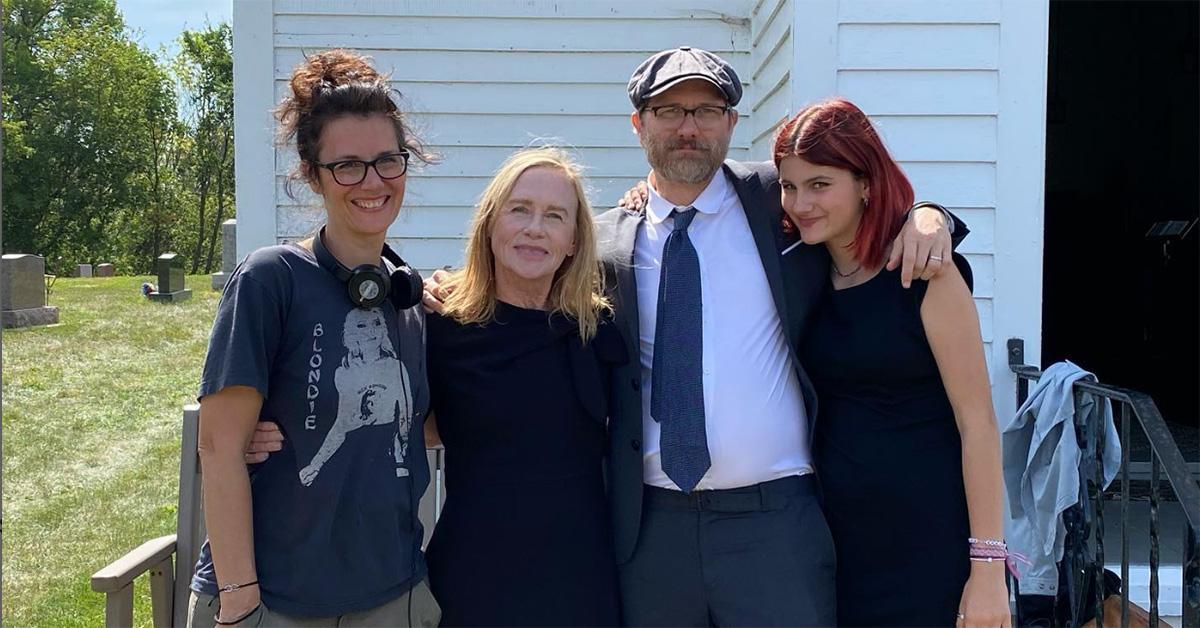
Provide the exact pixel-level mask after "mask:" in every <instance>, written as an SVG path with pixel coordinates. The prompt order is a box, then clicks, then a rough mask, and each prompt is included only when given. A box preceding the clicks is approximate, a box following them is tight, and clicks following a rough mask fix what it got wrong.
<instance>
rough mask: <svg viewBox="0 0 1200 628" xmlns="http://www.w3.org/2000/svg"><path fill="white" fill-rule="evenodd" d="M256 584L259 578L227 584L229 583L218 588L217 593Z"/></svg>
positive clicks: (230, 591) (229, 591) (231, 591)
mask: <svg viewBox="0 0 1200 628" xmlns="http://www.w3.org/2000/svg"><path fill="white" fill-rule="evenodd" d="M256 584H258V580H251V581H250V582H246V583H244V584H227V585H225V586H223V587H221V588H219V589H217V595H220V594H221V593H233V592H234V591H237V590H238V589H244V588H246V587H249V586H254V585H256Z"/></svg>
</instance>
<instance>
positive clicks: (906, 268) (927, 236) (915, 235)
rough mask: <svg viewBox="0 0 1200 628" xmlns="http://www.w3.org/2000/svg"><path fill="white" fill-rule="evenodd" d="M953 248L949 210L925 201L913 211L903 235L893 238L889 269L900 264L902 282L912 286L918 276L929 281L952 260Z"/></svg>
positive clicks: (905, 223) (901, 231) (901, 232)
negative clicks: (948, 224)
mask: <svg viewBox="0 0 1200 628" xmlns="http://www.w3.org/2000/svg"><path fill="white" fill-rule="evenodd" d="M953 252H954V247H953V246H952V245H951V242H950V230H949V229H947V228H946V214H944V213H942V210H940V209H938V208H936V207H929V206H927V205H923V206H921V207H918V208H916V209H914V210H913V211H912V212H911V213H910V214H909V216H908V220H906V221H905V222H904V228H903V229H901V230H900V235H898V236H896V240H895V241H894V242H892V254H891V256H890V257H888V262H887V269H888V270H895V269H896V267H897V266H900V283H901V284H902V285H903V286H904V287H905V288H908V287H909V286H911V285H912V280H913V277H914V276H916V277H918V278H920V279H924V280H926V281H928V280H930V279H932V278H933V276H934V275H936V274H938V273H939V272H941V271H942V266H943V264H949V263H951V260H950V256H951V254H953Z"/></svg>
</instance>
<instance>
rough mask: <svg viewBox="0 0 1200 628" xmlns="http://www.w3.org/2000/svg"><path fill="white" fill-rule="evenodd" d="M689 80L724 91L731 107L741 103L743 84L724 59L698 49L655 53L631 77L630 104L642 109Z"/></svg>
mask: <svg viewBox="0 0 1200 628" xmlns="http://www.w3.org/2000/svg"><path fill="white" fill-rule="evenodd" d="M690 79H700V80H704V81H708V82H709V83H712V84H713V85H715V86H716V87H717V89H719V90H721V93H722V94H724V95H725V100H726V101H728V103H729V106H730V107H733V106H735V105H737V104H738V101H739V100H741V99H742V81H741V79H739V78H738V75H737V72H734V71H733V67H732V66H730V65H729V63H728V62H726V61H725V60H724V59H722V58H721V57H718V56H717V55H715V54H713V53H711V52H709V51H707V50H701V49H699V48H692V47H690V46H681V47H679V48H673V49H671V50H663V51H662V52H656V53H654V55H653V56H651V57H650V58H649V59H646V60H645V61H643V62H642V64H641V65H639V66H638V68H637V69H636V70H634V71H633V76H631V77H629V100H630V101H631V102H632V103H633V106H634V108H639V107H641V106H642V105H644V104H645V103H646V101H647V100H650V99H651V98H653V97H655V96H657V95H659V94H661V93H663V92H665V91H667V90H668V89H670V88H672V87H674V86H675V85H678V84H679V83H682V82H683V81H687V80H690Z"/></svg>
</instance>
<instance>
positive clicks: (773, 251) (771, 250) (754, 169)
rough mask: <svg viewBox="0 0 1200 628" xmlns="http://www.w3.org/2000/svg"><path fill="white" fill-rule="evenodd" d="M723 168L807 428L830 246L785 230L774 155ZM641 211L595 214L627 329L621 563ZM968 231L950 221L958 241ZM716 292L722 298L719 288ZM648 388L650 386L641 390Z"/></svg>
mask: <svg viewBox="0 0 1200 628" xmlns="http://www.w3.org/2000/svg"><path fill="white" fill-rule="evenodd" d="M721 170H722V174H723V175H724V176H725V177H727V178H728V179H729V181H730V183H731V184H732V185H733V189H734V190H735V191H736V192H737V195H738V199H739V200H740V201H741V204H742V207H743V208H744V210H745V212H746V220H747V222H748V223H749V224H750V231H751V233H752V234H753V235H754V243H755V245H756V246H757V248H758V254H759V258H760V259H761V260H762V264H763V271H764V273H765V274H766V278H767V283H768V284H769V285H770V288H771V296H772V298H773V299H774V301H775V308H776V311H777V312H778V313H779V319H780V321H782V323H783V329H784V333H785V334H786V335H787V342H788V348H789V353H790V354H791V358H792V366H793V367H794V368H795V369H796V373H797V375H798V377H799V380H800V387H801V391H802V392H803V394H804V406H805V410H806V411H807V415H808V417H809V422H810V426H809V427H810V429H809V434H810V435H811V434H812V433H813V430H812V429H811V428H812V425H811V423H812V421H813V420H815V419H816V416H817V396H816V393H815V391H814V390H813V387H812V383H811V381H810V380H809V378H808V374H807V373H806V372H805V371H804V367H803V366H802V365H801V364H800V361H799V359H798V358H797V351H798V348H799V343H800V338H801V335H802V332H803V330H804V326H805V323H806V322H807V321H808V319H809V316H810V315H811V314H812V312H813V308H814V306H815V305H816V303H817V300H818V298H819V297H820V294H821V291H822V290H823V288H824V286H825V284H826V282H827V281H828V277H829V253H828V252H827V251H826V249H825V247H824V246H810V245H806V244H799V245H797V246H795V247H794V248H792V249H791V250H789V251H788V252H787V253H784V251H785V250H788V247H791V246H792V245H794V244H796V242H797V237H796V235H794V234H792V233H785V232H784V230H783V226H782V218H783V208H782V207H781V206H780V204H779V203H780V201H779V197H780V195H779V180H778V179H779V175H778V173H777V172H776V170H775V165H774V164H772V163H771V162H756V163H743V162H737V161H726V162H725V164H724V166H723V167H722V169H721ZM644 216H645V215H644V213H643V212H629V211H626V210H624V209H620V208H617V209H612V210H609V211H607V212H605V213H603V214H601V215H600V216H599V217H597V228H598V237H597V239H598V242H599V250H600V258H601V261H602V262H603V264H604V272H605V290H606V292H607V295H608V297H609V299H610V300H611V302H612V303H613V306H614V309H615V316H614V322H615V324H616V326H617V328H618V329H619V330H620V331H621V334H622V336H624V341H625V346H626V350H627V352H628V355H629V356H630V359H629V360H628V361H627V362H626V363H625V364H624V365H622V366H619V367H617V369H616V372H615V373H614V375H613V378H612V387H611V391H610V394H611V398H610V405H609V407H610V409H611V417H610V435H611V438H610V443H609V453H610V455H609V460H608V465H609V473H608V477H609V495H610V500H611V503H612V514H613V528H614V533H615V538H616V551H617V561H618V563H625V562H627V561H628V560H629V559H630V558H631V557H632V556H633V551H634V548H635V547H636V546H637V537H638V529H639V527H640V526H641V517H642V486H643V484H642V393H643V391H642V389H641V386H642V364H641V359H640V357H639V356H640V355H641V349H640V347H639V342H640V341H639V338H640V336H639V333H640V330H639V329H638V327H639V323H638V299H637V282H636V277H635V275H634V268H633V249H634V244H635V243H636V241H637V232H638V228H639V226H640V225H641V222H642V220H643V219H644ZM966 233H967V229H966V225H964V224H962V223H961V222H959V221H957V219H956V220H955V240H956V241H958V240H961V238H962V237H963V236H965V235H966ZM715 298H720V295H716V297H715ZM644 392H645V394H650V391H648V390H647V391H644Z"/></svg>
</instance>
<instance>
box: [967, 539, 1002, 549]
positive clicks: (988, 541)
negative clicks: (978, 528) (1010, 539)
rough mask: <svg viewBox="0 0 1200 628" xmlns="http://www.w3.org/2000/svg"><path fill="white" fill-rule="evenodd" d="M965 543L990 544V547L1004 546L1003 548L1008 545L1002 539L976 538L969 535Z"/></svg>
mask: <svg viewBox="0 0 1200 628" xmlns="http://www.w3.org/2000/svg"><path fill="white" fill-rule="evenodd" d="M967 543H970V544H971V545H990V546H992V547H1005V548H1007V547H1008V544H1007V543H1005V542H1004V541H1001V540H999V539H977V538H975V537H970V538H968V539H967Z"/></svg>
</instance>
